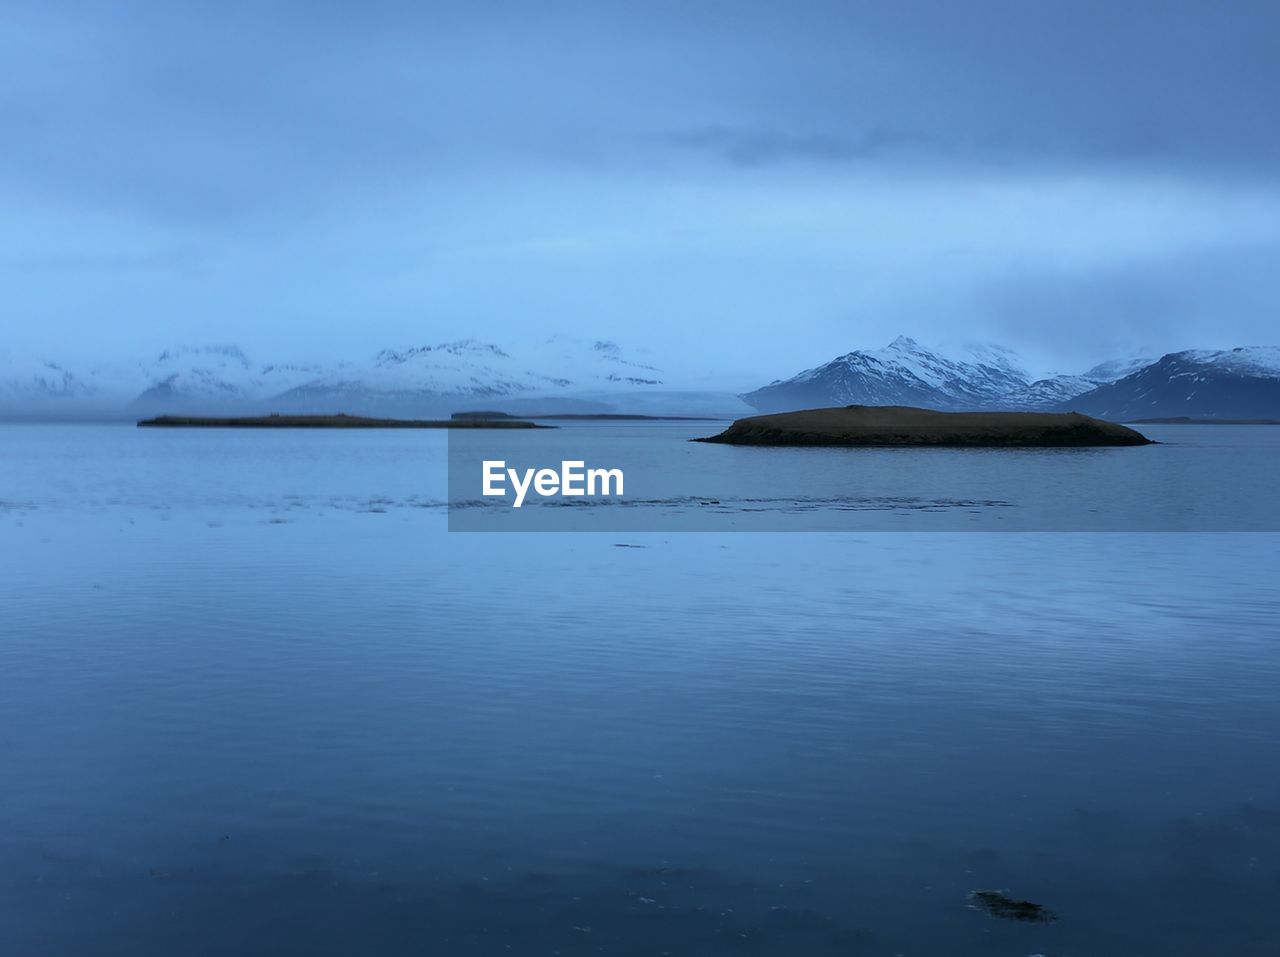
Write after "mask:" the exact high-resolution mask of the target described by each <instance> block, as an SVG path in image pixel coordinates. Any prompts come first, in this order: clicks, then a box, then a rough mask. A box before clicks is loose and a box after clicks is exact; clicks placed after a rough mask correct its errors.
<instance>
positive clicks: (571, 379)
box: [0, 335, 750, 418]
mask: <svg viewBox="0 0 1280 957" xmlns="http://www.w3.org/2000/svg"><path fill="white" fill-rule="evenodd" d="M477 404H481V405H483V406H484V407H486V408H493V409H500V410H503V411H520V412H526V413H527V412H530V411H544V412H631V411H644V412H649V413H654V414H659V413H668V412H674V411H680V412H689V411H691V410H692V413H691V414H712V413H714V414H725V415H736V414H741V413H744V412H748V411H750V409H749V407H748V406H746V405H745V404H744V403H743V402H742V401H741V399H739V398H738V397H737V396H736V395H734V394H732V393H728V392H723V391H717V390H712V389H699V388H697V385H696V384H693V385H692V386H690V385H689V384H687V383H685V384H682V383H680V382H674V383H673V382H670V381H669V380H668V377H667V375H666V374H665V373H664V372H663V371H662V370H661V369H660V368H658V367H657V366H655V365H654V364H653V363H652V362H650V361H648V360H647V359H646V358H645V357H644V356H642V355H636V354H632V353H630V352H628V351H627V350H626V349H624V348H623V347H622V346H621V345H619V344H618V343H616V342H613V341H611V340H605V339H580V338H574V337H568V336H559V335H557V336H551V337H549V338H547V339H545V340H541V341H538V342H535V343H531V344H524V345H522V346H520V347H510V348H507V347H504V346H500V345H497V344H494V343H489V342H481V341H479V340H475V339H460V340H454V341H446V342H438V343H433V344H427V345H418V346H411V347H406V348H384V349H381V350H379V351H377V352H375V353H373V354H372V355H369V356H366V357H362V358H358V359H353V360H349V361H341V362H333V363H303V362H259V361H255V360H254V359H252V358H251V357H250V356H249V355H248V354H247V353H246V352H245V351H244V350H242V349H241V348H239V347H238V346H235V345H227V344H223V345H198V346H177V347H172V348H168V349H165V350H163V351H162V352H160V353H158V354H156V355H154V356H152V357H148V358H145V359H141V360H138V361H136V362H122V363H115V364H83V365H74V364H63V363H59V362H53V361H46V360H39V359H27V358H19V357H13V356H3V357H0V417H5V418H85V417H87V418H132V417H139V416H144V415H157V414H165V413H171V414H195V415H200V414H204V415H226V414H237V413H239V414H248V413H264V412H316V413H334V412H347V413H351V414H365V415H402V416H437V415H447V414H449V413H451V412H455V411H460V410H464V409H473V408H475V407H476V406H477Z"/></svg>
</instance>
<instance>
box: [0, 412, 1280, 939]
mask: <svg viewBox="0 0 1280 957" xmlns="http://www.w3.org/2000/svg"><path fill="white" fill-rule="evenodd" d="M716 428H717V427H716V426H712V427H711V428H707V427H706V426H698V425H693V426H690V425H688V424H680V425H679V426H671V427H666V428H662V427H652V428H640V429H633V430H632V431H630V432H626V431H622V430H621V429H620V428H619V427H606V426H590V427H580V431H578V432H577V433H575V436H574V441H575V442H577V443H579V446H578V447H582V448H585V450H586V454H587V455H588V456H590V457H595V458H600V459H605V458H608V456H609V455H610V454H611V452H610V450H613V449H617V448H621V445H620V444H619V443H625V444H627V447H628V448H630V449H633V450H640V451H641V452H643V453H644V455H645V456H648V457H649V458H650V459H652V460H656V461H659V462H662V461H665V460H664V458H663V457H664V456H669V457H671V463H672V464H671V467H670V468H669V469H667V470H666V473H667V474H668V475H669V476H670V475H675V476H679V475H681V474H693V473H696V474H698V475H699V479H698V483H697V485H696V487H693V486H691V487H688V488H680V487H678V486H679V482H678V481H675V480H671V482H670V487H668V488H665V489H664V491H663V493H662V494H661V495H656V496H654V497H653V503H652V504H651V505H650V506H647V508H649V509H650V511H651V512H652V514H653V515H655V516H659V515H660V516H663V521H666V519H667V518H669V517H670V513H671V511H672V509H673V508H675V510H676V511H677V512H678V511H680V510H681V509H686V510H688V509H693V508H695V503H696V507H697V508H701V507H702V506H701V504H700V503H701V502H702V501H708V502H711V501H716V502H717V505H718V507H719V508H720V509H721V510H722V512H719V513H717V514H726V515H727V516H728V518H727V519H725V521H726V526H725V527H726V529H727V528H742V527H746V528H748V530H746V531H728V530H725V531H718V532H706V533H702V534H682V533H680V532H679V531H678V530H676V529H675V528H674V527H673V528H672V529H671V530H659V531H644V530H643V529H640V530H637V531H634V532H627V533H625V534H623V533H610V532H596V533H581V534H554V533H545V534H544V533H511V534H501V533H498V534H466V533H459V532H452V533H451V532H448V531H447V530H446V528H447V516H446V512H445V509H444V505H443V503H444V501H445V498H446V484H447V483H446V479H445V473H446V468H445V465H446V441H447V440H446V437H445V436H444V435H442V434H440V433H434V432H349V433H335V432H305V431H293V432H272V431H266V432H264V431H245V432H241V431H223V430H214V431H148V430H137V429H134V428H132V427H128V426H116V425H95V426H70V425H62V426H33V425H6V426H0V954H3V955H6V957H7V955H10V954H12V955H19V957H27V955H35V957H43V955H48V957H62V955H76V957H82V955H108V954H110V955H116V954H119V955H125V954H130V955H173V954H182V955H213V954H218V955H257V954H263V955H295V954H296V955H344V957H345V955H355V954H362V955H363V954H369V955H409V954H412V955H506V954H516V955H556V954H560V955H566V957H569V955H598V954H606V955H637V957H638V955H655V957H658V955H664V954H666V955H688V957H694V955H721V954H723V955H764V954H769V955H788V957H789V955H804V957H810V955H811V957H827V955H832V957H835V955H840V957H856V955H875V957H894V955H904V957H923V955H929V957H936V955H947V957H969V955H973V957H1006V955H1007V957H1027V955H1032V954H1042V955H1045V957H1091V955H1105V957H1117V955H1124V957H1137V955H1162V957H1174V955H1176V957H1205V955H1218V954H1232V955H1246V957H1275V955H1276V954H1278V953H1280V908H1277V906H1276V901H1277V899H1278V898H1280V747H1278V746H1277V741H1278V738H1280V695H1278V694H1277V690H1278V689H1280V625H1278V624H1277V621H1278V619H1280V557H1278V556H1280V535H1277V534H1274V533H1271V532H1265V531H1264V532H1260V533H1214V532H1184V531H1176V532H1154V533H1146V532H1111V533H1091V532H1077V533H1072V532H1058V533H1041V532H1026V533H1018V534H1008V533H987V532H981V531H979V532H968V533H953V532H949V531H933V530H931V529H933V528H939V529H942V528H949V527H952V526H948V525H947V524H946V523H945V522H943V521H941V519H943V518H946V517H947V516H951V517H952V518H954V517H955V516H956V515H957V514H959V512H958V511H957V510H958V509H961V510H967V511H963V514H966V515H972V514H979V513H985V510H987V509H1002V510H1004V511H1003V512H1002V513H1001V514H1014V513H1017V511H1018V509H1019V508H1020V507H1022V502H1023V500H1024V499H1023V495H1024V492H1025V496H1026V501H1031V500H1032V499H1034V498H1035V496H1037V495H1040V494H1041V492H1042V490H1043V478H1042V477H1043V476H1044V475H1045V474H1046V467H1045V465H1044V462H1045V457H1044V456H1017V455H1010V454H1008V453H977V456H974V455H973V454H971V455H970V458H969V459H968V460H967V462H968V464H964V463H962V465H961V466H958V467H960V468H962V469H972V468H977V469H987V470H989V471H990V470H991V469H993V468H994V469H995V472H992V473H991V474H996V473H998V474H999V476H1000V481H1001V482H1002V483H1003V485H1002V491H1001V494H1000V496H998V498H999V502H996V503H995V504H992V500H989V499H987V498H983V497H982V496H974V495H970V494H969V493H967V492H966V493H965V494H964V495H957V493H956V492H955V490H954V489H953V488H949V485H948V479H949V475H950V474H951V470H950V469H948V468H946V467H944V465H943V463H945V462H947V461H948V460H947V459H942V458H938V457H936V456H935V458H933V459H920V458H916V457H903V456H898V457H894V456H892V455H888V456H882V458H881V459H874V458H871V457H865V456H864V457H862V458H855V457H850V456H849V455H848V454H846V455H845V456H844V457H843V458H841V457H838V456H831V455H826V456H814V455H807V456H806V455H792V456H787V455H781V456H775V457H773V458H762V457H761V456H768V455H770V452H769V451H767V450H744V449H732V448H723V447H710V446H699V445H690V444H689V443H686V442H684V441H682V439H683V438H687V437H688V435H691V434H699V433H702V434H705V433H706V432H708V431H714V430H715V429H716ZM568 432H569V430H568V429H566V430H564V433H568ZM1149 432H1150V434H1152V435H1153V436H1154V437H1156V438H1161V439H1164V440H1166V444H1165V445H1162V446H1158V447H1153V448H1149V449H1122V450H1110V451H1114V452H1116V453H1120V454H1121V455H1125V454H1128V453H1135V452H1136V453H1145V452H1152V453H1156V454H1155V455H1151V456H1148V457H1147V458H1146V459H1141V458H1136V457H1134V456H1132V455H1129V457H1128V458H1121V457H1119V456H1113V457H1110V458H1108V457H1106V456H1102V457H1095V458H1091V459H1086V458H1078V459H1072V460H1070V461H1069V462H1066V464H1065V465H1062V467H1063V468H1069V469H1073V470H1076V471H1077V473H1079V470H1084V478H1083V479H1080V478H1077V479H1074V480H1073V481H1072V482H1069V483H1066V484H1065V485H1064V488H1066V489H1076V490H1079V488H1080V483H1081V482H1085V481H1086V480H1087V479H1088V477H1089V476H1090V475H1093V474H1102V473H1106V474H1108V475H1111V476H1112V478H1110V479H1108V480H1109V481H1112V482H1115V481H1116V480H1115V478H1114V475H1115V472H1116V470H1117V469H1120V470H1121V471H1123V470H1124V469H1129V470H1130V471H1129V473H1128V474H1129V475H1131V476H1132V479H1133V482H1136V483H1139V484H1141V483H1148V484H1147V485H1145V486H1142V487H1151V486H1150V483H1153V482H1157V481H1158V480H1159V481H1164V482H1165V483H1166V485H1167V487H1169V488H1173V489H1177V490H1178V495H1179V496H1181V497H1180V498H1178V499H1177V501H1178V503H1179V510H1180V512H1179V513H1180V514H1183V516H1184V517H1185V512H1186V509H1188V508H1189V509H1192V510H1199V511H1198V512H1197V514H1198V515H1199V516H1200V517H1199V519H1198V520H1199V521H1200V522H1201V526H1197V527H1206V528H1212V527H1214V526H1215V525H1217V526H1219V527H1221V528H1228V527H1236V526H1237V525H1238V524H1240V522H1241V516H1242V515H1247V514H1256V515H1258V516H1259V518H1258V520H1257V522H1256V524H1257V526H1258V527H1261V528H1268V527H1270V528H1274V527H1275V526H1274V525H1268V521H1269V520H1268V519H1267V517H1266V515H1265V512H1264V511H1257V510H1255V512H1253V513H1249V512H1247V511H1244V510H1246V509H1253V508H1255V504H1256V503H1254V504H1251V503H1247V502H1243V501H1242V494H1243V493H1241V491H1240V489H1241V488H1245V489H1250V490H1254V489H1256V487H1257V483H1258V482H1259V476H1260V475H1263V476H1265V475H1267V474H1269V475H1270V476H1272V477H1273V478H1274V476H1276V475H1278V474H1280V429H1275V430H1268V429H1266V428H1261V427H1259V428H1251V427H1227V426H1223V427H1214V428H1202V429H1197V428H1193V427H1168V428H1166V429H1164V430H1158V429H1150V430H1149ZM562 434H563V433H562ZM597 453H598V454H597ZM703 453H706V458H705V459H704V460H702V461H705V462H706V463H707V464H706V466H705V468H702V469H694V470H693V473H689V472H688V471H687V469H688V465H687V462H686V461H685V458H684V457H687V456H689V455H695V456H696V455H702V454H703ZM744 453H746V454H744ZM627 454H631V453H627ZM920 454H924V455H928V453H927V452H925V453H912V455H913V456H918V455H920ZM1000 455H1003V458H995V457H993V456H1000ZM1157 456H1159V457H1157ZM677 457H679V461H677ZM876 461H883V462H886V463H887V464H886V465H884V466H883V467H882V466H877V465H874V462H876ZM1055 461H1056V460H1055ZM751 462H759V463H767V464H764V465H761V466H760V468H762V469H765V470H766V471H767V472H768V475H769V478H768V481H767V483H766V484H767V486H768V489H767V490H766V491H767V494H764V493H762V492H761V491H760V489H759V488H756V487H754V486H752V487H751V488H749V489H747V490H746V491H742V488H743V487H742V486H740V485H739V484H735V483H739V482H741V481H743V480H742V479H741V476H742V475H743V473H744V469H745V468H746V466H747V465H749V464H750V463H751ZM1126 462H1127V463H1137V464H1130V465H1123V464H1122V465H1117V464H1116V463H1126ZM681 463H684V464H681ZM715 463H719V464H715ZM744 463H746V465H744ZM992 463H996V465H995V466H993V465H992ZM1090 463H1100V464H1098V465H1096V467H1095V466H1094V465H1092V464H1090ZM850 468H856V469H859V470H861V471H860V472H859V473H858V474H859V476H860V481H859V483H858V485H859V488H861V489H864V490H865V489H871V490H872V491H871V492H866V494H865V495H863V497H864V498H867V499H871V498H876V499H885V498H888V499H891V500H893V501H891V502H890V504H889V506H888V507H887V509H873V510H878V511H887V513H888V514H890V515H893V516H895V517H894V518H893V521H901V522H904V523H905V525H903V526H891V527H902V528H904V530H903V531H900V532H896V533H891V534H884V533H870V532H869V533H854V532H848V531H843V532H841V531H835V532H816V531H813V532H805V533H785V532H755V531H751V530H750V528H751V527H752V526H750V524H749V523H748V524H747V525H746V526H743V525H742V524H740V523H738V522H737V520H736V518H735V517H734V514H735V509H736V510H738V511H739V512H741V513H743V514H745V513H746V512H748V511H751V510H755V511H757V512H760V511H763V512H766V513H768V514H770V515H771V516H773V517H775V518H776V517H777V516H778V515H784V516H785V515H799V516H801V518H800V519H797V521H800V520H801V519H803V522H808V523H810V524H807V525H804V527H808V528H817V527H823V525H822V523H823V522H827V521H828V520H831V524H833V525H834V521H835V520H834V519H833V518H832V516H833V515H834V513H836V512H845V511H846V510H847V508H848V503H849V501H851V500H855V499H858V496H857V495H854V494H853V493H852V492H851V491H849V489H848V488H847V487H845V486H842V485H841V484H840V483H841V482H842V481H843V479H842V478H841V476H842V475H844V474H845V472H844V470H845V469H850ZM1095 469H1096V470H1101V471H1096V470H1095ZM1091 470H1095V471H1091ZM748 471H749V470H748ZM966 474H969V473H966ZM734 476H738V478H734ZM895 476H897V478H896V479H895V478H894V477H895ZM904 476H906V477H905V478H904ZM908 479H909V480H908ZM1236 479H1239V483H1240V484H1235V480H1236ZM747 484H748V485H750V484H751V483H750V482H748V483H747ZM902 486H908V487H907V488H906V490H905V491H903V490H902ZM815 489H817V491H815ZM884 489H888V490H890V491H889V492H888V493H883V492H882V490H884ZM740 491H741V494H739V492H740ZM1087 491H1088V488H1087V486H1086V487H1085V488H1084V490H1083V491H1082V492H1079V493H1078V494H1080V495H1081V496H1082V497H1081V498H1080V499H1078V501H1080V502H1085V501H1087V496H1085V493H1086V492H1087ZM1064 494H1066V493H1065V492H1064ZM1071 494H1077V492H1072V493H1071ZM1250 494H1252V492H1251V493H1250ZM756 499H760V500H764V501H765V504H764V505H763V506H761V505H760V503H759V502H754V504H753V503H752V501H748V500H756ZM947 500H955V501H962V502H963V505H962V506H955V507H951V506H947V507H938V504H937V503H938V502H945V501H947ZM673 503H674V505H673ZM797 503H799V504H797ZM1166 504H1167V503H1166ZM1271 507H1273V508H1274V503H1272V506H1271ZM855 511H858V510H857V509H855ZM1166 511H1167V510H1166ZM1145 514H1147V515H1148V517H1149V516H1150V515H1151V514H1155V513H1153V512H1148V513H1145ZM930 516H939V520H938V521H936V522H935V521H934V519H932V518H930ZM654 527H661V526H660V525H655V526H654ZM770 527H772V526H770ZM1174 527H1177V526H1176V525H1175V526H1174ZM979 889H1000V890H1005V891H1007V892H1008V894H1009V895H1010V896H1012V897H1015V898H1019V899H1026V900H1030V901H1034V902H1036V903H1040V904H1043V905H1044V906H1045V907H1047V908H1049V909H1051V910H1052V911H1053V912H1054V913H1055V914H1056V916H1057V921H1056V922H1054V923H1021V922H1016V921H1010V920H1004V919H1000V918H997V917H992V916H989V915H987V914H985V913H982V912H980V911H978V910H975V909H973V908H972V907H971V906H969V905H970V900H969V897H968V895H969V894H970V892H971V891H974V890H979Z"/></svg>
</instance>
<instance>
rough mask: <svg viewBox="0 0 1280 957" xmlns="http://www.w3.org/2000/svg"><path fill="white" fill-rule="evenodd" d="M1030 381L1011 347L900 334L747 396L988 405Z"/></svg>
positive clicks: (774, 407)
mask: <svg viewBox="0 0 1280 957" xmlns="http://www.w3.org/2000/svg"><path fill="white" fill-rule="evenodd" d="M1029 385H1030V382H1029V376H1028V375H1027V373H1026V372H1025V371H1024V370H1023V369H1022V368H1021V367H1020V366H1019V364H1018V362H1017V360H1016V359H1015V357H1014V355H1013V353H1011V352H1010V351H1009V350H1007V349H1003V348H1001V347H999V346H992V345H967V346H963V347H961V348H960V349H959V350H956V354H953V355H950V356H947V355H944V354H943V353H942V352H941V351H937V350H933V349H928V348H926V347H924V346H922V345H920V344H919V343H918V342H916V341H915V340H914V339H910V338H908V337H906V336H899V337H898V338H896V339H894V340H893V342H891V343H889V344H888V345H887V346H885V347H884V348H883V349H877V350H875V351H870V352H863V351H857V352H850V353H847V354H846V355H843V356H840V357H839V358H836V359H833V360H831V361H830V362H828V363H826V364H825V365H821V366H818V367H816V368H813V369H806V370H805V371H804V372H801V373H799V374H797V375H795V376H792V377H791V378H790V379H786V380H779V381H775V382H773V383H771V384H769V385H767V386H765V387H764V388H762V389H756V390H755V391H754V392H749V393H747V394H746V395H744V396H743V398H744V399H745V400H746V401H747V402H748V403H750V404H751V405H752V406H754V407H755V408H756V409H758V410H759V411H761V412H783V411H787V410H791V409H805V408H818V407H826V406H835V405H905V406H917V407H921V408H930V409H984V408H991V407H994V406H997V405H1000V400H1001V399H1002V398H1003V397H1004V396H1007V395H1009V394H1011V393H1014V392H1017V391H1020V390H1024V389H1026V388H1027V387H1028V386H1029Z"/></svg>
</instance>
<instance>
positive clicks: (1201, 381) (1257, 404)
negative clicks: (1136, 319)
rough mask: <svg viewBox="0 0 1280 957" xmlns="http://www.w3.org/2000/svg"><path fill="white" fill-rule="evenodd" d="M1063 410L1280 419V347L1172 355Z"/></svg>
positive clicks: (1123, 416)
mask: <svg viewBox="0 0 1280 957" xmlns="http://www.w3.org/2000/svg"><path fill="white" fill-rule="evenodd" d="M1061 407H1062V408H1064V409H1066V408H1068V407H1069V408H1070V409H1071V410H1074V411H1077V412H1084V413H1086V414H1087V415H1096V416H1098V417H1100V418H1107V419H1113V420H1132V419H1153V418H1174V417H1180V416H1189V417H1192V418H1223V419H1232V418H1245V419H1247V418H1280V348H1277V347H1275V346H1253V347H1249V348H1238V349H1228V350H1224V351H1221V352H1213V351H1208V350H1202V349H1193V350H1189V351H1186V352H1171V353H1169V354H1168V355H1166V356H1162V357H1161V358H1160V359H1159V360H1157V361H1156V362H1153V363H1151V364H1150V365H1148V366H1146V367H1144V368H1142V369H1139V370H1137V371H1135V372H1131V373H1130V374H1129V375H1126V376H1124V377H1123V378H1121V379H1118V380H1117V381H1115V382H1112V383H1109V384H1106V385H1102V386H1099V387H1098V388H1096V389H1093V390H1091V391H1089V392H1086V393H1084V394H1083V395H1078V396H1075V397H1073V398H1071V399H1070V400H1068V401H1067V402H1064V403H1063V404H1062V406H1061Z"/></svg>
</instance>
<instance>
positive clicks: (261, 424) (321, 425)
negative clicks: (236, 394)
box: [138, 413, 555, 429]
mask: <svg viewBox="0 0 1280 957" xmlns="http://www.w3.org/2000/svg"><path fill="white" fill-rule="evenodd" d="M138 427H139V428H178V429H190V428H211V429H551V428H555V426H551V425H538V424H537V423H536V422H529V421H526V420H525V419H510V418H507V419H378V418H370V417H368V416H363V415H344V414H341V413H339V414H338V415H245V416H231V417H227V418H219V417H216V416H193V415H161V416H158V417H157V418H154V419H143V420H141V421H140V422H139V423H138Z"/></svg>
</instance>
